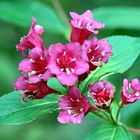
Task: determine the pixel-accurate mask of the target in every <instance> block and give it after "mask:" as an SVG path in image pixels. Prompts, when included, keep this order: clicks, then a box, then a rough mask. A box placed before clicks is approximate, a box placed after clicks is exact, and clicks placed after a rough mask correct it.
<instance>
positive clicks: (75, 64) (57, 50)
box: [48, 43, 89, 86]
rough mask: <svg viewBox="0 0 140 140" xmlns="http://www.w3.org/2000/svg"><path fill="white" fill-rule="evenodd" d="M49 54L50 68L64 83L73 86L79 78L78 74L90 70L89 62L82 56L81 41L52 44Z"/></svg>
mask: <svg viewBox="0 0 140 140" xmlns="http://www.w3.org/2000/svg"><path fill="white" fill-rule="evenodd" d="M49 54H50V61H49V64H48V68H49V69H50V71H51V73H52V74H55V75H56V77H57V79H58V80H59V81H60V82H61V83H62V84H63V85H67V86H72V85H73V84H74V83H75V82H76V80H78V75H81V74H83V73H85V72H87V71H88V70H89V65H88V63H86V62H85V61H83V60H82V58H81V55H82V50H81V47H80V44H79V43H68V44H66V45H63V44H54V45H51V46H50V48H49Z"/></svg>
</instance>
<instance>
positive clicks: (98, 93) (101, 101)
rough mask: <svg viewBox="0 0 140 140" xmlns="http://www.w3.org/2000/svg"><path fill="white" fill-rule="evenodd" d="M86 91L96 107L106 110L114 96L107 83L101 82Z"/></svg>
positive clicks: (110, 86)
mask: <svg viewBox="0 0 140 140" xmlns="http://www.w3.org/2000/svg"><path fill="white" fill-rule="evenodd" d="M88 90H89V96H90V97H91V98H92V99H93V100H94V102H95V104H96V105H97V106H98V107H100V108H103V109H108V107H109V106H110V104H111V102H112V99H113V96H114V90H113V87H112V85H111V84H110V83H109V82H105V81H103V80H101V81H99V82H97V83H94V84H92V85H90V86H89V87H88Z"/></svg>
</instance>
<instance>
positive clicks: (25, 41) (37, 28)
mask: <svg viewBox="0 0 140 140" xmlns="http://www.w3.org/2000/svg"><path fill="white" fill-rule="evenodd" d="M43 32H44V29H43V27H42V26H41V25H36V19H35V18H34V17H33V18H32V25H31V27H30V30H29V33H28V35H27V36H24V37H22V38H21V40H20V43H19V44H17V45H16V48H17V50H20V51H22V54H23V55H24V56H27V54H26V53H25V50H26V49H32V48H34V47H36V46H39V47H42V48H44V42H43V40H42V39H41V38H40V35H42V33H43Z"/></svg>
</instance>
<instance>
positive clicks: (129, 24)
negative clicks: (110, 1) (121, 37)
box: [93, 7, 140, 29]
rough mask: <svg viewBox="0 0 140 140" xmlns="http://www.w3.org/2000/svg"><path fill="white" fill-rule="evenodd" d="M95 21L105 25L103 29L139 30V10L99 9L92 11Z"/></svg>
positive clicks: (132, 8) (127, 8) (123, 8)
mask: <svg viewBox="0 0 140 140" xmlns="http://www.w3.org/2000/svg"><path fill="white" fill-rule="evenodd" d="M93 13H94V16H95V19H98V20H99V21H100V22H103V23H105V24H106V27H105V29H107V28H109V29H114V28H125V29H140V24H139V23H140V18H139V17H140V8H136V7H101V8H98V9H95V10H93Z"/></svg>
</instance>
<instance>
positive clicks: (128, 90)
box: [121, 79, 140, 104]
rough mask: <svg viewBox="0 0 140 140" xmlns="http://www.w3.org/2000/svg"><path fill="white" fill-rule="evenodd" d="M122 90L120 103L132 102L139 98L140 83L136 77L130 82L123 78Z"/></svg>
mask: <svg viewBox="0 0 140 140" xmlns="http://www.w3.org/2000/svg"><path fill="white" fill-rule="evenodd" d="M122 90H123V91H122V94H121V96H122V104H129V103H133V102H135V101H136V100H139V99H140V83H139V80H138V79H133V80H132V81H131V82H128V80H127V79H124V81H123V88H122Z"/></svg>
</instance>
